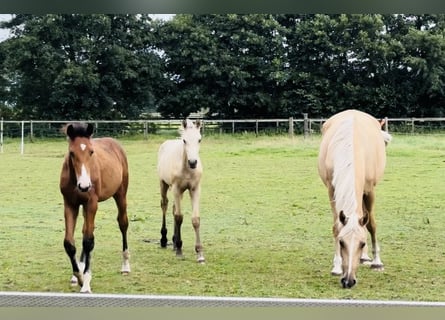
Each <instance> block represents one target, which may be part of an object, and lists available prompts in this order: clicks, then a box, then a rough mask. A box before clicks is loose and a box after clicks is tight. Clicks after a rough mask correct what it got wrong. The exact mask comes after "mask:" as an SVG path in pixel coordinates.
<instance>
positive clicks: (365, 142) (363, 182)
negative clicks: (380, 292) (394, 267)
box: [318, 110, 391, 288]
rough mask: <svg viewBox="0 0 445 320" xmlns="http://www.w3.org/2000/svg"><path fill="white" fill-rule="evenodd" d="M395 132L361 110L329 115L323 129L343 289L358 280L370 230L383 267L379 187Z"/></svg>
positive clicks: (323, 167)
mask: <svg viewBox="0 0 445 320" xmlns="http://www.w3.org/2000/svg"><path fill="white" fill-rule="evenodd" d="M390 139H391V136H390V135H389V134H388V133H386V132H384V131H382V130H381V126H380V123H379V121H377V119H375V118H373V117H372V116H370V115H368V114H366V113H364V112H361V111H357V110H346V111H343V112H340V113H338V114H336V115H334V116H332V117H331V118H329V119H328V120H327V121H326V122H325V123H324V125H323V128H322V140H321V145H320V152H319V156H318V172H319V175H320V177H321V180H322V181H323V183H324V184H325V186H326V187H327V189H328V195H329V200H330V204H331V209H332V213H333V217H334V225H333V233H334V240H335V255H334V260H333V264H334V267H333V269H332V271H331V274H333V275H341V276H342V278H341V284H342V285H343V287H344V288H351V287H352V286H354V285H355V283H356V281H357V279H356V272H357V268H358V265H359V264H360V262H363V263H365V262H367V263H369V261H370V260H371V259H370V258H369V256H368V254H367V245H366V240H367V232H366V229H367V230H368V231H369V233H370V234H371V241H372V253H373V257H374V258H373V260H372V261H371V262H370V264H371V268H373V269H377V270H383V263H382V261H381V260H380V253H379V252H380V249H379V245H378V243H377V238H376V223H375V219H374V200H375V191H374V187H375V186H376V184H377V182H378V181H379V180H380V179H381V178H382V177H383V173H384V169H385V165H386V150H385V144H386V143H387V142H389V140H390Z"/></svg>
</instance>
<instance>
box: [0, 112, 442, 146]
mask: <svg viewBox="0 0 445 320" xmlns="http://www.w3.org/2000/svg"><path fill="white" fill-rule="evenodd" d="M385 119H386V123H385V127H384V129H385V130H386V131H389V132H394V133H400V134H428V133H441V134H445V118H385ZM181 121H182V120H180V119H147V120H91V121H89V122H91V123H94V124H95V135H96V136H114V137H125V136H142V137H143V138H144V139H147V138H148V136H149V135H150V134H159V135H172V134H176V132H177V128H178V126H179V125H180V123H181ZM325 121H326V119H325V118H309V117H308V116H307V115H306V114H304V117H303V118H300V119H297V118H288V119H282V118H278V119H232V120H230V119H224V120H222V119H204V120H202V122H203V126H202V128H203V129H202V130H203V133H205V134H239V133H247V132H250V133H255V134H256V135H258V134H287V135H290V136H294V135H303V136H304V137H305V138H306V137H308V136H310V135H312V134H319V133H320V129H321V126H322V124H323V123H324V122H325ZM68 122H71V121H66V120H22V121H17V120H4V119H0V153H2V152H3V145H4V142H5V141H7V140H8V139H11V140H13V139H20V153H22V154H23V152H24V144H25V139H27V140H28V141H30V142H32V141H33V140H34V139H38V138H55V137H62V136H63V133H62V132H61V128H62V127H63V125H64V124H66V123H68Z"/></svg>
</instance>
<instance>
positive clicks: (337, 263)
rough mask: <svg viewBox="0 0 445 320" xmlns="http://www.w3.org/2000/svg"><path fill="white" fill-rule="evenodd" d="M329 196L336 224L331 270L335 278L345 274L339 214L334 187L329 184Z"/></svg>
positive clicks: (334, 225) (333, 231)
mask: <svg viewBox="0 0 445 320" xmlns="http://www.w3.org/2000/svg"><path fill="white" fill-rule="evenodd" d="M328 196H329V203H330V205H331V211H332V216H333V218H334V224H333V227H332V233H333V235H334V248H335V253H334V258H333V259H332V264H333V267H332V270H331V274H332V275H333V276H340V275H342V274H343V269H342V266H341V265H342V258H341V254H340V244H339V243H338V240H337V235H338V232H339V230H337V219H338V214H337V209H336V208H335V200H334V187H333V186H332V185H331V184H329V187H328Z"/></svg>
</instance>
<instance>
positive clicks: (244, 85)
mask: <svg viewBox="0 0 445 320" xmlns="http://www.w3.org/2000/svg"><path fill="white" fill-rule="evenodd" d="M280 29H281V27H280V25H279V24H278V23H277V22H276V20H275V19H274V18H273V17H272V16H271V15H258V14H253V15H238V14H229V15H177V16H176V17H175V18H174V19H173V20H172V21H171V22H168V23H165V24H164V25H163V26H162V28H160V29H159V36H160V37H161V38H162V43H161V44H160V45H161V49H162V50H163V52H164V53H165V61H166V65H167V70H168V71H169V76H170V78H171V79H173V81H174V86H173V87H171V88H170V92H169V94H168V96H166V98H165V99H163V100H162V101H161V103H160V107H159V111H160V112H161V113H162V114H163V115H164V116H173V117H179V116H181V117H183V116H187V115H188V114H190V113H191V112H195V111H200V110H201V109H205V110H208V114H209V115H210V116H214V117H223V118H246V117H259V118H263V117H273V116H275V115H276V114H277V113H279V112H280V108H279V105H278V96H279V90H278V88H279V85H278V84H279V82H280V81H281V79H280V76H281V73H280V70H281V69H283V62H282V57H283V55H284V48H283V46H282V44H283V39H282V37H283V35H282V34H281V30H280Z"/></svg>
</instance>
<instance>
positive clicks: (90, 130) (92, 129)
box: [87, 123, 94, 137]
mask: <svg viewBox="0 0 445 320" xmlns="http://www.w3.org/2000/svg"><path fill="white" fill-rule="evenodd" d="M93 132H94V125H92V124H91V123H88V125H87V135H88V137H91V136H92V135H93Z"/></svg>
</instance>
